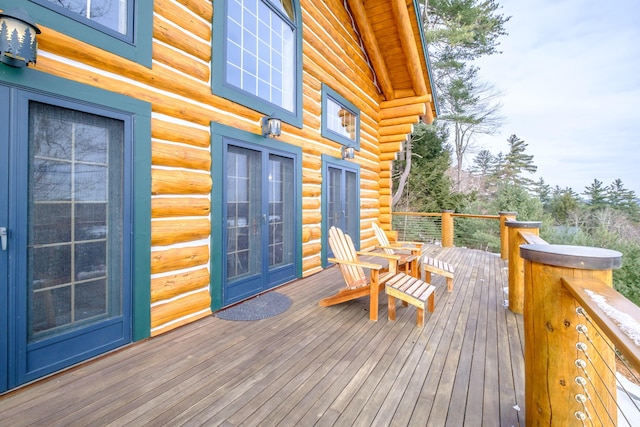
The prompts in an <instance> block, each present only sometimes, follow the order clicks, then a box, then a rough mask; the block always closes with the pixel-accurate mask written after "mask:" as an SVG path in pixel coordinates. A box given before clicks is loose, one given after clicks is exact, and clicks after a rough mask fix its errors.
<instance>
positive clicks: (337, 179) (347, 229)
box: [323, 161, 360, 265]
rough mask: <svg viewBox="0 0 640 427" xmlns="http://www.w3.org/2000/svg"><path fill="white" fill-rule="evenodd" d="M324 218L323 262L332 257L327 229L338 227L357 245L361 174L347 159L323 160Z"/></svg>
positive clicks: (358, 238) (357, 246)
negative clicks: (345, 160)
mask: <svg viewBox="0 0 640 427" xmlns="http://www.w3.org/2000/svg"><path fill="white" fill-rule="evenodd" d="M323 222H324V224H325V227H324V228H325V230H326V231H327V232H325V233H324V235H323V247H324V248H326V250H325V251H324V253H325V254H326V255H325V256H324V259H323V261H324V264H325V265H326V263H327V262H326V259H327V258H328V257H332V256H333V254H332V253H331V248H330V247H329V244H328V238H327V236H328V230H329V229H330V228H331V227H332V226H335V227H338V228H340V229H342V231H344V233H345V234H348V235H349V236H351V238H352V239H353V243H354V245H356V248H359V247H360V175H359V170H358V169H357V168H356V167H353V166H352V165H351V164H349V163H347V162H337V161H336V162H335V163H334V162H331V161H325V164H324V168H323Z"/></svg>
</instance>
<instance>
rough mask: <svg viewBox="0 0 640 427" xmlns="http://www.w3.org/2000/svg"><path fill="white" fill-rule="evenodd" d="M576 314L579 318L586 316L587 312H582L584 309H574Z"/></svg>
mask: <svg viewBox="0 0 640 427" xmlns="http://www.w3.org/2000/svg"><path fill="white" fill-rule="evenodd" d="M576 313H578V314H579V315H580V316H585V317H586V316H587V312H586V311H584V308H582V307H576Z"/></svg>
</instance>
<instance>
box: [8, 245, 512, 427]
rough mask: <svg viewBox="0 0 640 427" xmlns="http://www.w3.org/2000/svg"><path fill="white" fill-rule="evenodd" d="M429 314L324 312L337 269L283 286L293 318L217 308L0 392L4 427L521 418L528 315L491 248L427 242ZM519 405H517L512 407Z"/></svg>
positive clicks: (361, 304) (359, 306) (337, 281)
mask: <svg viewBox="0 0 640 427" xmlns="http://www.w3.org/2000/svg"><path fill="white" fill-rule="evenodd" d="M425 252H426V253H429V254H430V256H432V257H435V258H437V259H441V260H442V261H445V262H448V263H450V264H452V265H454V266H455V269H456V274H455V279H454V280H455V284H454V289H453V292H451V293H448V292H447V291H446V281H445V279H444V277H442V276H437V275H436V276H433V277H432V283H433V284H435V286H436V287H437V290H436V309H435V312H434V313H425V314H426V316H425V326H424V328H416V326H415V315H416V312H415V307H413V306H409V307H403V306H400V307H398V309H397V313H398V319H397V321H396V322H388V321H387V319H386V310H387V308H386V298H380V300H381V303H380V307H379V310H380V320H379V321H378V322H372V321H369V320H368V308H369V307H368V298H361V299H359V300H355V301H350V302H348V303H344V304H339V305H336V306H332V307H326V308H323V307H319V306H318V301H319V300H320V299H322V298H323V297H325V296H328V295H331V294H333V293H335V291H336V290H337V289H339V288H340V287H341V286H342V283H343V282H342V278H341V276H340V273H339V272H338V270H337V269H335V268H330V269H327V270H325V271H322V272H320V273H318V274H315V275H313V276H311V277H308V278H305V279H300V280H298V281H296V282H294V283H291V284H288V285H286V286H283V287H282V288H280V289H279V291H280V292H282V293H284V294H286V295H288V296H289V297H290V298H291V299H292V305H291V307H290V308H289V310H287V312H285V313H283V314H281V315H279V316H276V317H274V318H271V319H265V320H261V321H256V322H230V321H225V320H222V319H219V318H216V317H214V316H210V317H207V318H205V319H202V320H200V321H198V322H195V323H193V324H190V325H186V326H184V327H182V328H180V329H178V330H175V331H172V332H168V333H166V334H164V335H161V336H159V337H156V338H153V339H150V340H147V341H143V342H140V343H136V344H134V345H131V346H129V347H126V348H123V349H121V350H119V351H117V352H114V353H112V354H109V355H106V356H104V357H100V358H97V359H95V360H93V361H90V362H88V363H85V364H82V365H80V366H78V367H76V368H73V369H70V370H68V371H67V372H63V373H61V374H58V375H55V376H53V377H50V378H47V379H44V380H41V381H39V382H37V383H35V384H32V385H30V386H27V387H24V388H23V389H20V390H17V391H14V392H11V393H8V394H5V395H2V396H0V408H1V410H0V425H11V426H16V427H20V426H27V425H47V426H65V425H117V426H121V425H184V424H186V425H200V424H206V425H228V426H232V425H237V426H256V425H318V426H323V425H326V426H328V425H358V426H360V425H361V426H378V425H394V426H406V425H420V426H423V425H425V423H427V424H429V425H451V426H461V425H481V424H484V425H508V426H511V425H521V424H522V422H523V419H524V418H523V416H524V404H523V398H524V388H523V387H524V379H523V378H524V375H523V369H524V362H523V342H522V339H523V338H522V337H523V335H522V316H518V315H514V314H513V313H511V312H510V311H509V310H507V309H505V308H504V307H503V306H502V302H503V300H504V298H505V296H504V295H503V294H502V287H503V286H505V283H506V272H505V270H504V267H505V263H504V262H503V261H502V260H500V259H499V257H497V256H496V255H493V254H487V253H485V252H482V251H474V250H467V249H461V248H440V247H429V248H428V249H427V250H426V251H425ZM515 404H518V405H519V406H520V408H521V409H522V410H521V411H520V412H518V411H516V410H515V409H513V406H514V405H515Z"/></svg>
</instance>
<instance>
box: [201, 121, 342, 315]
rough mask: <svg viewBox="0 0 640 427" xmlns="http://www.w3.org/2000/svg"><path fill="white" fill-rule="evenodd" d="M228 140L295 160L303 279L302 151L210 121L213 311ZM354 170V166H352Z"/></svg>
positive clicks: (220, 271)
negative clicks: (288, 156) (261, 148)
mask: <svg viewBox="0 0 640 427" xmlns="http://www.w3.org/2000/svg"><path fill="white" fill-rule="evenodd" d="M225 139H232V140H236V141H238V142H239V143H241V144H242V145H243V146H246V147H250V146H251V145H254V146H259V147H263V148H265V149H266V150H267V151H269V152H270V153H273V154H278V152H280V153H284V154H287V155H290V156H293V157H294V162H295V163H294V168H295V170H294V174H295V190H294V191H295V197H294V203H295V212H296V218H295V222H296V224H295V227H296V229H295V247H296V249H295V250H296V256H295V259H296V261H295V262H296V275H297V277H301V276H302V149H301V148H300V147H296V146H294V145H290V144H287V143H284V142H281V141H276V140H274V139H273V138H264V137H262V135H258V134H255V133H251V132H247V131H243V130H240V129H236V128H233V127H230V126H226V125H223V124H220V123H216V122H211V158H212V160H213V161H212V162H211V179H212V180H213V185H212V189H211V246H210V247H211V256H210V271H211V290H210V292H211V310H212V311H216V310H219V309H220V308H222V304H223V295H222V287H223V284H224V275H225V269H224V267H223V266H224V265H225V263H226V261H225V258H224V257H225V254H224V253H223V252H222V248H224V247H225V246H224V244H223V243H224V241H223V239H224V229H225V224H224V223H223V206H224V197H223V195H224V193H225V189H224V188H223V186H224V183H225V182H226V180H225V169H226V168H225V167H224V165H223V164H222V162H223V161H224V160H225V159H226V158H227V156H226V155H225V152H226V147H227V144H226V142H225ZM351 166H352V167H353V165H352V164H351Z"/></svg>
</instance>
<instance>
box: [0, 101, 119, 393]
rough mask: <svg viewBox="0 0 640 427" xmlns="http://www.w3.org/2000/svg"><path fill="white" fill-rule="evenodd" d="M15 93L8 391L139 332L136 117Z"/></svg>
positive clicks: (10, 193) (8, 277)
mask: <svg viewBox="0 0 640 427" xmlns="http://www.w3.org/2000/svg"><path fill="white" fill-rule="evenodd" d="M10 92H11V90H10ZM13 93H14V94H15V97H14V98H15V103H14V104H13V107H14V108H13V110H12V111H15V115H14V116H13V117H12V119H11V121H8V122H9V123H10V128H12V129H13V131H10V132H11V138H10V144H8V145H10V149H9V156H8V157H9V164H10V165H11V166H12V169H10V174H9V177H10V181H9V179H6V180H5V181H9V182H7V183H6V184H4V185H2V186H3V187H4V188H5V189H6V190H4V191H6V192H7V193H8V197H7V198H6V199H5V200H8V203H7V206H8V211H9V212H8V215H7V223H8V224H9V228H10V230H11V235H10V239H9V242H8V243H9V245H10V247H11V252H10V255H11V256H10V262H7V269H8V270H9V271H8V272H3V274H2V275H1V276H0V280H1V281H3V282H4V283H6V285H5V288H6V292H5V294H6V295H7V298H5V299H4V300H5V301H8V304H9V307H12V310H13V311H10V312H9V315H8V317H7V321H6V326H5V327H4V328H3V330H2V331H0V333H2V336H3V338H4V337H6V342H7V345H6V347H7V350H6V354H7V360H6V363H4V364H3V367H4V369H5V370H6V372H7V381H6V383H7V385H6V386H4V389H6V388H7V387H8V388H11V387H15V386H17V385H20V384H22V383H25V382H27V381H31V380H33V379H36V378H38V377H40V376H43V375H46V374H49V373H51V372H54V371H56V370H59V369H62V368H64V367H67V366H69V365H71V364H74V363H77V362H80V361H82V360H85V359H87V358H89V357H92V356H95V355H97V354H100V353H103V352H105V351H107V350H110V349H113V348H115V347H118V346H120V345H123V344H125V343H127V342H129V341H130V336H131V320H130V308H129V302H130V298H129V293H130V280H129V278H128V273H127V272H128V271H130V269H129V264H128V259H129V257H128V256H127V254H128V253H129V250H130V249H129V248H130V246H129V242H128V240H126V239H125V236H127V235H129V233H128V232H127V230H129V227H130V226H129V225H127V223H126V222H127V221H126V218H127V215H126V214H125V212H126V211H128V210H127V209H125V200H126V196H125V189H126V188H128V186H127V185H126V183H125V177H126V176H129V175H128V174H126V173H125V168H126V166H125V164H126V163H127V162H126V161H125V145H129V144H126V143H125V141H126V139H127V137H126V135H130V132H126V131H125V129H126V123H127V120H128V119H127V117H126V116H120V117H119V115H117V114H115V113H110V115H111V117H106V116H103V115H101V114H98V113H102V111H101V110H97V109H93V108H90V107H86V106H82V108H83V109H84V110H85V111H78V110H76V109H74V108H72V107H76V108H77V107H80V106H79V105H77V104H74V103H71V102H68V101H60V100H55V101H54V100H53V99H51V98H49V97H46V96H44V95H35V94H32V93H28V92H23V91H18V90H13ZM8 98H9V97H6V98H4V99H8ZM0 99H2V98H0ZM2 102H3V101H0V103H2ZM51 102H56V104H55V105H54V104H52V103H51ZM87 110H89V111H87ZM2 157H3V158H6V157H5V156H2ZM0 184H3V183H2V180H0ZM1 191H3V190H1V189H0V192H1ZM0 215H1V214H0ZM0 219H1V218H0ZM12 272H13V273H12ZM3 312H4V311H3Z"/></svg>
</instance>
